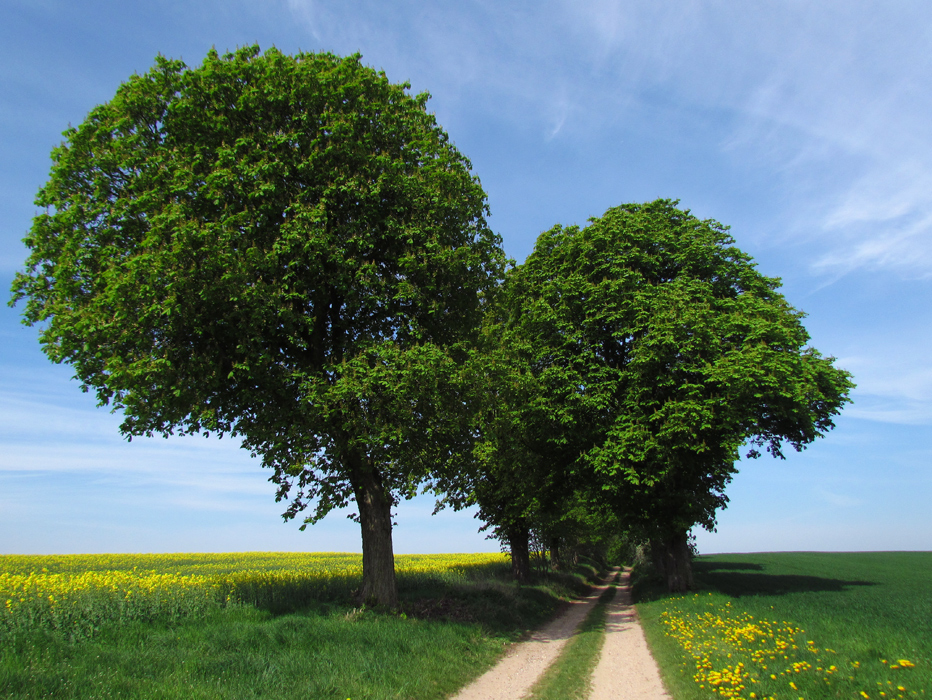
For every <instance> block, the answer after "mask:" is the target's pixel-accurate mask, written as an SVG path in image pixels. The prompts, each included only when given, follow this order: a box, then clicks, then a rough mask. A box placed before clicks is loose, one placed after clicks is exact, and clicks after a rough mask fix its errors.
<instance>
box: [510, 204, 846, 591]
mask: <svg viewBox="0 0 932 700" xmlns="http://www.w3.org/2000/svg"><path fill="white" fill-rule="evenodd" d="M733 244H734V241H733V239H732V238H731V237H730V236H729V235H728V233H727V229H726V228H725V227H724V226H722V225H721V224H719V223H717V222H715V221H702V220H699V219H697V218H696V217H694V216H692V215H691V214H690V213H689V212H688V211H683V210H680V209H678V208H677V207H676V202H672V201H669V200H658V201H655V202H651V203H648V204H627V205H623V206H620V207H615V208H613V209H609V210H608V211H607V212H606V213H605V215H604V216H602V217H601V218H598V219H592V220H591V221H590V224H589V225H588V226H586V227H585V228H579V227H575V226H573V227H567V228H563V227H561V226H556V227H555V228H553V229H551V230H550V231H547V232H545V233H543V234H541V236H540V237H539V238H538V241H537V244H536V246H535V249H534V251H533V253H532V254H531V255H530V256H529V257H528V259H527V261H525V263H524V264H523V265H521V266H520V267H519V268H518V269H517V270H515V271H514V273H513V274H512V275H510V279H509V285H513V289H512V290H511V291H510V293H509V294H508V295H507V296H505V297H504V298H505V299H506V300H507V301H509V302H510V303H511V305H512V308H511V309H510V311H509V313H508V314H507V316H508V318H509V321H508V333H510V334H511V335H512V336H513V337H515V338H517V339H518V340H517V341H516V342H517V343H518V345H519V346H520V348H522V352H523V353H524V354H525V355H526V356H527V362H528V363H529V365H530V366H531V367H532V368H533V371H534V373H535V375H536V376H537V378H538V381H539V383H540V385H541V386H543V387H545V388H546V391H547V392H548V393H547V395H548V397H549V399H548V401H549V406H550V409H549V410H550V412H551V413H552V414H553V415H554V416H560V415H565V414H567V413H569V414H571V415H572V416H573V420H571V421H565V420H563V421H562V424H563V425H564V426H567V428H566V430H567V431H569V433H570V434H571V439H572V441H574V443H575V444H579V445H580V449H579V452H578V456H577V458H576V460H575V462H574V464H573V465H572V467H571V469H570V471H571V473H573V474H574V475H575V479H574V483H577V484H580V483H583V484H588V485H589V489H590V491H591V493H592V497H593V498H594V499H596V500H598V501H602V502H605V503H608V504H611V505H612V507H613V509H614V510H615V512H616V513H617V514H618V516H619V518H620V520H621V522H622V524H623V525H624V527H625V528H626V529H628V530H630V531H632V532H638V533H641V535H642V536H644V537H646V538H649V539H650V541H651V544H652V549H653V551H654V554H655V560H656V562H657V564H658V566H659V567H660V568H661V571H662V572H663V573H665V574H666V575H667V579H668V583H669V585H670V587H671V588H672V589H683V588H685V587H687V586H689V582H690V577H691V572H690V569H689V558H688V549H687V539H686V538H687V533H688V530H689V529H690V528H691V527H693V526H694V525H696V524H698V525H702V526H704V527H706V528H712V527H714V525H715V518H716V511H717V510H718V509H720V508H722V507H724V506H725V504H726V503H727V498H726V497H725V493H724V490H725V487H726V485H727V484H728V483H729V481H730V480H731V477H732V475H733V474H734V473H735V469H736V468H735V463H736V460H737V459H738V456H739V449H740V448H741V447H742V446H743V445H747V446H748V447H749V448H750V449H749V455H750V456H757V455H758V454H759V450H758V448H760V447H766V449H767V450H768V451H769V452H771V453H772V454H773V455H775V456H777V457H780V456H782V450H783V449H784V445H785V444H789V445H791V446H792V447H793V448H795V449H797V450H800V449H802V448H803V447H805V446H806V445H807V444H809V443H810V442H812V441H813V440H814V439H815V438H816V437H819V436H821V435H823V434H825V433H826V432H827V431H828V430H830V429H831V428H832V427H833V423H832V418H833V416H834V415H836V414H837V413H838V412H839V411H840V410H841V408H842V406H843V405H844V403H845V402H846V401H848V393H849V391H850V389H851V388H852V387H853V385H852V383H851V381H850V375H849V374H848V373H847V372H845V371H843V370H840V369H837V368H835V367H834V366H833V364H832V363H833V358H830V357H829V358H825V357H822V356H821V355H820V354H819V353H818V352H817V351H816V350H815V349H813V348H811V347H809V346H808V341H809V336H808V334H807V333H806V330H805V328H804V327H803V325H802V318H803V314H802V313H801V312H799V311H797V310H796V309H794V308H793V307H792V306H790V304H789V303H788V302H787V301H786V299H785V298H784V297H783V296H782V295H781V294H780V293H779V292H778V291H777V290H778V289H779V286H780V283H779V280H777V279H774V278H769V277H766V276H764V275H762V274H760V272H758V271H757V269H756V267H755V265H754V263H753V261H752V260H751V258H750V257H749V256H748V255H746V254H745V253H743V252H742V251H740V250H739V249H738V248H736V247H735V246H734V245H733ZM559 424H560V423H558V422H557V421H552V423H551V425H552V426H558V425H559ZM568 439H570V438H569V437H568V433H567V432H566V431H563V432H561V431H560V430H558V429H556V428H554V434H553V435H552V437H551V440H553V441H556V443H557V447H558V449H562V446H563V445H564V444H566V442H567V440H568Z"/></svg>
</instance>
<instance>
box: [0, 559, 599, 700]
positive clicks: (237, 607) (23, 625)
mask: <svg viewBox="0 0 932 700" xmlns="http://www.w3.org/2000/svg"><path fill="white" fill-rule="evenodd" d="M396 569H397V577H398V583H399V596H400V599H401V605H400V608H399V609H398V610H394V611H388V610H379V609H375V610H373V609H367V608H366V607H365V606H358V605H356V604H355V603H354V601H353V592H354V590H355V589H356V588H358V586H359V584H360V581H361V574H362V570H361V557H360V556H359V555H355V554H339V553H333V554H287V553H261V552H260V553H242V554H146V555H74V556H41V557H40V556H0V601H2V603H3V610H2V611H0V616H2V617H0V620H2V621H0V696H2V697H5V698H40V697H42V698H46V697H53V698H103V697H109V698H282V699H288V698H302V699H306V698H308V697H313V698H339V699H340V700H345V699H346V698H442V697H445V696H446V695H448V694H449V693H451V692H453V691H454V690H456V689H457V688H459V687H461V686H462V685H464V684H465V683H466V682H468V680H470V679H471V678H472V677H474V676H475V675H477V674H478V673H479V672H481V671H482V670H484V669H485V668H487V667H488V666H490V665H491V664H492V663H493V662H494V661H495V660H496V659H497V658H498V656H500V654H501V652H502V650H503V647H504V645H505V644H506V643H508V642H510V641H513V640H515V639H517V638H518V637H519V636H520V635H522V634H523V633H525V632H526V631H527V630H528V629H531V628H534V627H536V626H538V625H540V624H541V623H543V622H544V621H545V620H546V619H548V618H549V617H551V616H552V615H553V614H554V612H555V611H556V610H557V609H558V608H559V607H560V606H561V605H562V604H563V602H564V601H565V600H567V599H568V598H570V597H572V596H574V595H576V594H578V593H580V592H581V591H582V590H584V589H585V588H586V581H587V577H589V578H591V577H592V576H593V575H594V574H595V573H596V572H595V569H594V568H593V567H591V566H589V567H586V566H583V567H580V569H579V570H578V571H577V572H575V573H574V574H564V575H556V574H548V575H543V576H541V577H540V579H539V580H538V582H537V583H536V584H535V585H533V586H522V587H518V586H516V585H514V584H512V583H510V582H509V580H508V579H509V572H510V564H509V562H508V559H507V558H506V557H505V556H503V555H500V554H461V555H455V554H454V555H401V556H397V557H396Z"/></svg>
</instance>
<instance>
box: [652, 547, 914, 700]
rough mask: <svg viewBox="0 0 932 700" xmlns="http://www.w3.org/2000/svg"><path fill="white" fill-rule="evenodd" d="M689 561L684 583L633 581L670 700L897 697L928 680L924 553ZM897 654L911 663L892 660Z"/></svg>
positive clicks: (744, 556) (910, 694)
mask: <svg viewBox="0 0 932 700" xmlns="http://www.w3.org/2000/svg"><path fill="white" fill-rule="evenodd" d="M694 568H695V573H696V584H697V590H696V592H695V593H691V594H688V595H685V596H666V595H663V594H660V593H658V591H657V590H656V588H651V587H650V586H649V585H646V584H645V581H644V580H643V579H642V580H640V581H639V582H638V584H637V586H636V588H635V594H636V596H637V599H638V600H639V603H638V612H639V614H640V617H641V620H642V622H643V624H644V628H645V633H646V634H647V638H648V641H649V642H650V644H651V647H652V650H653V651H654V655H655V657H656V658H657V660H658V663H659V664H660V666H661V669H662V672H663V675H664V681H665V683H666V684H667V686H668V688H669V689H670V690H671V692H672V694H673V695H674V697H675V698H676V699H677V700H694V699H695V700H698V699H700V698H721V697H735V698H750V697H751V693H754V695H755V697H756V698H765V697H776V698H777V699H778V700H784V699H787V698H789V699H792V700H796V699H797V698H800V697H804V698H806V700H810V699H820V698H852V699H853V698H863V697H865V695H866V696H867V697H869V698H873V699H877V698H898V697H903V698H906V697H924V696H926V694H927V692H928V691H930V689H932V553H929V552H872V553H810V552H804V553H781V554H740V555H739V554H735V555H717V556H707V557H699V558H698V559H696V561H695V563H694ZM779 640H782V642H781V641H779ZM781 643H783V644H786V648H782V649H778V646H779V644H781ZM690 650H691V653H690ZM900 659H906V660H908V661H910V662H911V663H912V664H915V666H914V667H912V668H903V667H900V668H893V667H894V666H899V664H898V660H900ZM739 663H741V664H743V666H742V667H741V668H740V669H739V668H738V664H739ZM794 664H795V666H794ZM833 666H834V667H835V668H834V670H832V667H833ZM765 667H766V668H765ZM713 672H714V673H718V674H721V675H719V676H715V675H714V673H713ZM697 675H698V680H697V679H696V676H697ZM771 675H773V676H776V678H771ZM711 681H718V684H717V685H716V683H715V682H711ZM791 683H792V684H793V685H795V686H796V688H795V689H794V688H793V687H792V686H791V685H790V684H791ZM703 685H704V686H705V687H700V686H703ZM899 688H903V690H900V689H899Z"/></svg>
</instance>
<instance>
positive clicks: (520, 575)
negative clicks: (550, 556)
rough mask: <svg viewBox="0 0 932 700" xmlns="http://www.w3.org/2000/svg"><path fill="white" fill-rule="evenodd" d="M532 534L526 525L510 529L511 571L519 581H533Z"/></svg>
mask: <svg viewBox="0 0 932 700" xmlns="http://www.w3.org/2000/svg"><path fill="white" fill-rule="evenodd" d="M529 540H530V536H529V534H528V529H527V528H526V527H513V528H509V530H508V546H509V547H510V548H511V573H512V574H513V575H514V577H515V581H517V582H518V583H530V581H531V552H530V542H529Z"/></svg>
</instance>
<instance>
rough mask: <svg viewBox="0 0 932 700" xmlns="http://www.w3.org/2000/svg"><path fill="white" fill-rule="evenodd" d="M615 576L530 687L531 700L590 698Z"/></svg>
mask: <svg viewBox="0 0 932 700" xmlns="http://www.w3.org/2000/svg"><path fill="white" fill-rule="evenodd" d="M619 575H620V574H618V573H616V574H615V576H614V577H613V578H612V580H611V583H610V584H609V586H608V588H606V589H605V591H604V592H603V593H602V595H601V596H599V600H598V602H597V603H596V604H595V605H594V606H593V608H592V610H590V611H589V614H588V615H587V616H586V619H585V620H583V623H582V625H580V627H579V630H578V631H577V632H576V634H574V635H573V637H572V638H571V639H570V640H569V641H568V642H567V643H566V646H565V647H564V648H563V651H562V653H561V654H560V656H559V657H557V659H556V661H554V662H553V663H552V664H551V665H550V667H549V668H548V669H547V670H546V671H545V672H544V674H543V675H542V676H541V677H540V680H538V681H537V683H535V684H534V687H533V688H531V692H530V695H528V698H530V699H531V700H577V699H578V700H584V698H586V697H588V695H589V689H590V688H589V686H590V683H591V680H592V671H593V670H594V669H595V665H596V663H597V662H598V660H599V653H600V652H601V651H602V645H603V644H604V643H605V618H606V613H607V608H608V604H609V603H610V602H612V600H613V599H614V598H615V593H616V592H617V590H618V577H619Z"/></svg>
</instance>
